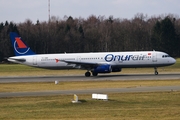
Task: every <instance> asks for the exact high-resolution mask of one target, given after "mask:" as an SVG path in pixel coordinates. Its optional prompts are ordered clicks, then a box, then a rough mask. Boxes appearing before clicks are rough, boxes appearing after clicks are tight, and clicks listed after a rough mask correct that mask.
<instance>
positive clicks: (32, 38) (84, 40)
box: [0, 14, 180, 60]
mask: <svg viewBox="0 0 180 120" xmlns="http://www.w3.org/2000/svg"><path fill="white" fill-rule="evenodd" d="M11 31H15V32H18V33H19V34H20V36H21V37H22V39H23V40H24V41H25V42H26V43H27V44H28V45H29V46H30V47H31V49H32V50H33V51H34V52H35V53H41V54H43V53H63V52H67V53H77V52H106V51H107V52H109V51H112V52H113V51H145V50H156V51H164V52H167V53H169V54H170V55H171V56H174V57H179V56H180V47H179V46H180V19H179V17H178V16H175V15H166V16H165V15H161V16H154V17H150V18H149V17H148V16H146V15H143V14H137V15H135V17H134V18H133V19H130V20H129V19H120V18H113V16H109V17H108V18H106V17H105V16H98V17H97V16H94V15H91V16H89V17H88V18H87V19H84V18H73V17H71V16H69V17H65V18H64V19H58V18H57V17H51V19H50V20H49V21H47V22H46V21H45V22H39V21H37V22H36V23H33V22H32V21H31V20H26V21H25V22H23V23H13V22H8V21H6V22H5V23H3V22H2V23H0V60H2V59H3V58H4V57H9V56H14V51H13V49H12V45H11V42H10V38H9V32H11Z"/></svg>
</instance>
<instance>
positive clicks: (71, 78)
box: [0, 74, 180, 97]
mask: <svg viewBox="0 0 180 120" xmlns="http://www.w3.org/2000/svg"><path fill="white" fill-rule="evenodd" d="M173 79H180V74H160V75H153V74H124V75H99V76H97V77H84V76H38V77H0V83H12V82H54V81H59V82H60V81H102V80H173ZM179 90H180V85H176V86H156V87H134V88H106V89H84V90H55V91H37V92H9V93H4V92H0V97H23V96H47V95H63V94H72V95H73V94H92V93H127V92H156V91H179Z"/></svg>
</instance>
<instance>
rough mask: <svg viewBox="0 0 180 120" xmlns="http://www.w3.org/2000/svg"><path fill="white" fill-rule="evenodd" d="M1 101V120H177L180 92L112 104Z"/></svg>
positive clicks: (131, 96) (121, 97)
mask: <svg viewBox="0 0 180 120" xmlns="http://www.w3.org/2000/svg"><path fill="white" fill-rule="evenodd" d="M72 99H73V95H59V96H45V97H18V98H0V103H1V104H0V112H1V115H0V119H2V120H11V119H12V120H14V119H18V120H19V119H31V120H34V119H42V120H44V119H51V120H53V119H54V120H55V119H63V120H72V119H73V120H109V119H110V120H178V119H179V118H180V114H179V113H180V102H179V99H180V92H157V93H126V94H125V93H117V94H109V99H110V100H109V101H101V100H92V99H91V95H79V99H80V100H81V101H82V103H80V104H72V103H71V100H72Z"/></svg>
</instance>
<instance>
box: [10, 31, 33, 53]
mask: <svg viewBox="0 0 180 120" xmlns="http://www.w3.org/2000/svg"><path fill="white" fill-rule="evenodd" d="M10 38H11V42H12V45H13V49H14V53H15V55H16V56H22V55H34V54H35V53H34V52H33V51H32V50H31V49H30V47H28V46H27V45H26V44H25V43H24V42H23V41H22V39H21V37H20V36H19V35H18V34H17V33H16V32H11V33H10Z"/></svg>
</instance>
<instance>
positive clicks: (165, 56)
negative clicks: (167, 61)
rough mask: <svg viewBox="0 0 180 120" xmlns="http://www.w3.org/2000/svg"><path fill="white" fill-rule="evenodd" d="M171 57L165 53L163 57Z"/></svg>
mask: <svg viewBox="0 0 180 120" xmlns="http://www.w3.org/2000/svg"><path fill="white" fill-rule="evenodd" d="M167 57H170V56H169V55H163V56H162V58H167Z"/></svg>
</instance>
